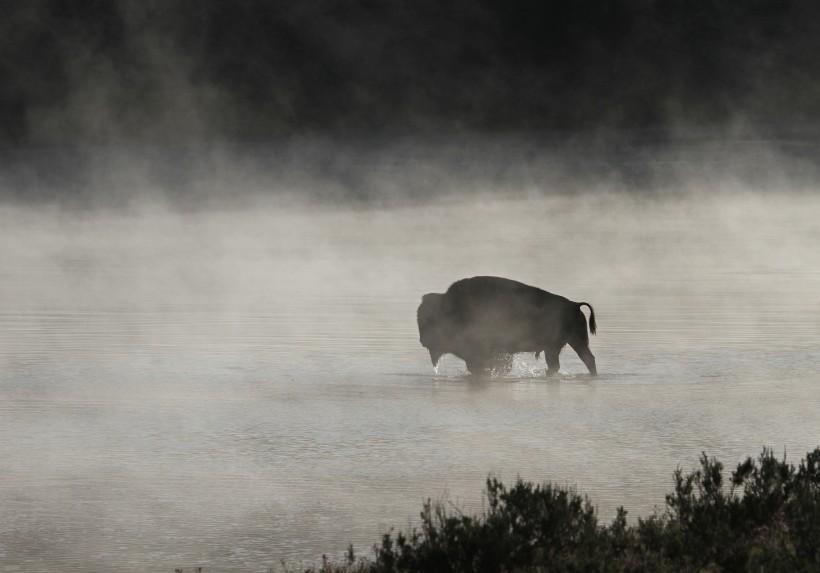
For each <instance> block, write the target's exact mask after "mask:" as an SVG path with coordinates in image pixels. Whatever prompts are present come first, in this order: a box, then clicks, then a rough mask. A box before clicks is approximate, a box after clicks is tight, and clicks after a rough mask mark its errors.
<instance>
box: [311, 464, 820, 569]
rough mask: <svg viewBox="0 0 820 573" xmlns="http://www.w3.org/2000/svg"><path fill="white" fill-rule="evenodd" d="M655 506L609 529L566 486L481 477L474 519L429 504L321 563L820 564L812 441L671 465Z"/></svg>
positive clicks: (819, 492)
mask: <svg viewBox="0 0 820 573" xmlns="http://www.w3.org/2000/svg"><path fill="white" fill-rule="evenodd" d="M674 479H675V488H674V492H672V493H670V494H669V495H667V496H666V508H665V510H664V511H662V512H657V513H656V514H654V515H652V516H650V517H648V518H646V519H639V520H638V522H637V524H636V525H634V526H630V525H628V523H627V520H626V511H625V510H624V509H623V508H619V509H618V513H617V515H616V517H615V519H614V520H613V521H612V523H611V524H610V525H608V526H601V525H599V524H598V521H597V517H596V515H595V511H594V509H593V506H592V505H591V504H590V502H589V500H588V499H587V498H586V497H583V496H580V495H578V494H577V493H576V492H575V491H574V490H572V489H566V488H558V487H555V486H553V485H550V484H545V485H534V484H532V483H529V482H524V481H521V480H518V481H517V482H516V483H515V485H514V486H513V487H511V488H509V489H508V488H507V487H505V486H504V485H503V484H502V483H501V482H500V481H498V480H497V479H488V480H487V491H486V498H487V505H488V507H487V509H486V510H485V511H484V512H483V513H482V514H481V515H478V516H467V515H463V514H461V513H459V512H457V511H456V512H453V511H448V510H447V509H446V508H445V505H444V504H443V503H434V502H431V501H429V500H428V502H427V503H425V504H424V508H423V510H422V512H421V525H420V527H418V528H416V529H413V530H412V531H411V532H409V533H403V532H399V533H396V534H395V535H394V534H393V532H392V531H391V532H390V533H386V534H385V535H384V536H383V538H382V541H381V544H380V545H377V546H376V547H375V548H374V549H375V553H376V555H375V560H374V561H367V560H361V561H359V562H358V563H355V558H354V555H353V553H352V549H351V550H350V551H349V554H348V565H345V566H338V567H334V566H330V565H327V564H325V565H324V566H323V567H322V570H323V571H337V572H341V571H370V572H374V573H375V572H385V573H386V572H415V571H419V572H426V573H458V572H497V571H545V572H546V571H549V572H560V571H619V572H620V571H767V572H770V571H820V448H817V449H815V450H814V451H812V452H809V453H808V455H807V456H806V458H805V459H804V460H801V462H800V464H799V466H798V467H796V468H795V467H794V466H793V465H791V464H789V463H787V462H786V459H785V456H784V458H783V459H782V460H779V459H778V458H776V457H775V456H774V454H773V453H772V450H770V449H764V450H763V452H762V453H761V454H760V456H759V457H758V458H757V460H753V459H752V458H748V459H747V460H746V461H744V462H742V463H741V464H739V465H738V466H737V469H736V470H735V471H734V472H732V474H731V476H730V477H728V478H727V477H726V476H725V475H724V468H723V464H722V463H721V462H719V461H717V460H716V459H714V458H709V457H707V456H706V455H705V454H704V455H703V456H702V457H701V459H700V468H699V469H697V470H695V471H692V472H691V473H688V474H685V473H684V472H683V471H681V470H680V469H678V470H677V471H676V472H675V473H674Z"/></svg>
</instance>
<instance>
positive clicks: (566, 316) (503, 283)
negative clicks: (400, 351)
mask: <svg viewBox="0 0 820 573" xmlns="http://www.w3.org/2000/svg"><path fill="white" fill-rule="evenodd" d="M582 306H587V307H589V330H590V332H592V334H595V330H596V324H595V311H594V310H593V309H592V305H590V304H588V303H586V302H573V301H571V300H568V299H566V298H564V297H562V296H558V295H555V294H552V293H549V292H547V291H544V290H541V289H539V288H536V287H532V286H529V285H525V284H523V283H520V282H517V281H513V280H510V279H504V278H499V277H473V278H469V279H462V280H460V281H457V282H455V283H453V284H452V285H450V288H449V289H447V292H446V293H444V294H438V293H429V294H426V295H424V296H423V297H422V301H421V305H420V306H419V308H418V313H417V319H418V325H419V340H420V341H421V345H422V346H424V347H425V348H427V350H429V351H430V360H431V361H432V362H433V366H435V365H436V364H438V361H439V359H440V358H441V357H442V355H444V354H454V355H455V356H457V357H459V358H461V359H462V360H464V361H465V362H466V363H467V369H468V370H469V371H470V372H471V373H473V374H480V373H484V372H486V371H488V370H495V371H505V370H506V371H508V370H509V367H510V366H511V363H512V362H511V358H510V357H511V356H512V355H513V354H515V353H517V352H534V353H536V357H537V356H538V354H539V353H541V352H543V353H544V357H545V358H546V360H547V375H548V376H551V375H553V374H555V372H557V371H558V369H559V368H560V363H559V361H558V355H559V354H560V352H561V349H562V348H563V347H564V346H565V345H567V344H569V345H570V346H571V347H572V349H573V350H575V352H577V353H578V356H579V357H580V358H581V360H583V362H584V364H586V366H587V368H588V369H589V372H590V374H593V375H595V374H597V373H598V371H597V369H596V367H595V357H594V356H593V355H592V352H590V350H589V336H588V334H587V321H586V317H585V316H584V313H583V312H581V307H582Z"/></svg>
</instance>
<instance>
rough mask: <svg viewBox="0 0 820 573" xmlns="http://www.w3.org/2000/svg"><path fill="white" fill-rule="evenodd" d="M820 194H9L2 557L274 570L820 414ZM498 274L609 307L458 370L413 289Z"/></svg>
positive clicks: (1, 420) (783, 431) (642, 506)
mask: <svg viewBox="0 0 820 573" xmlns="http://www.w3.org/2000/svg"><path fill="white" fill-rule="evenodd" d="M818 208H820V199H816V198H807V197H800V198H790V197H787V196H778V197H777V198H776V199H775V198H772V199H766V198H763V197H755V196H741V197H735V198H727V197H724V198H720V199H714V198H712V199H700V200H697V201H694V200H692V201H690V200H679V199H674V198H669V199H663V200H661V199H657V200H655V201H652V202H643V203H642V202H639V201H637V200H629V199H625V198H623V197H609V196H605V195H601V196H594V197H587V198H585V199H584V200H583V201H578V200H577V199H576V200H572V199H569V198H550V199H538V200H533V201H513V200H510V201H506V202H501V201H495V202H492V201H488V202H483V203H475V204H472V205H466V206H465V205H445V204H443V205H439V206H437V207H435V208H431V207H427V208H404V209H396V210H385V211H381V210H369V211H366V212H359V213H355V212H351V211H344V210H340V211H321V212H309V211H307V210H299V209H296V208H294V209H290V210H287V211H283V210H280V209H274V208H264V207H262V208H259V209H255V210H253V211H247V212H245V211H242V212H222V213H214V212H202V213H187V214H168V213H166V212H163V211H160V210H154V211H152V210H146V211H144V212H140V213H138V214H123V213H105V214H102V213H87V214H76V213H75V214H73V215H70V216H69V215H62V214H60V213H57V212H48V211H34V210H27V209H22V208H21V209H14V208H3V209H2V210H0V218H1V219H2V220H0V222H1V223H2V228H0V239H2V241H3V245H4V249H3V250H2V251H0V279H1V280H0V297H2V298H1V299H0V300H2V303H3V304H2V308H0V365H2V371H1V372H0V438H2V439H0V460H2V480H0V566H1V567H0V568H2V569H3V570H4V571H14V570H25V571H54V570H60V571H102V570H109V569H112V568H115V569H117V570H122V571H145V570H149V569H157V570H170V569H171V568H173V567H181V566H185V567H192V566H195V565H202V566H205V567H206V568H207V570H212V571H228V570H242V571H257V570H262V571H264V570H265V569H266V568H267V567H273V566H275V567H278V566H279V563H280V560H282V559H285V560H287V561H288V562H289V563H291V564H295V563H298V562H299V561H300V560H315V559H316V558H317V557H318V556H320V555H321V554H322V553H327V554H329V555H334V554H341V553H342V552H343V551H344V550H345V548H346V547H347V544H348V542H353V543H354V545H355V546H356V547H357V548H358V550H359V551H360V552H361V553H363V554H365V555H366V554H367V552H368V550H369V547H370V546H371V545H372V544H373V543H374V542H376V541H377V540H378V538H379V536H380V535H381V533H383V532H384V531H386V529H387V528H389V527H391V526H397V527H406V525H407V524H408V522H409V520H412V519H415V517H416V516H417V514H418V511H419V510H420V508H421V503H422V501H423V500H424V499H426V498H427V497H430V496H432V497H440V496H442V495H447V496H448V497H449V498H450V499H452V500H454V502H455V503H456V504H457V505H459V506H462V507H464V508H466V509H468V510H476V509H480V507H481V501H482V500H481V491H482V489H483V483H484V480H485V478H486V477H487V475H488V474H494V475H497V476H500V477H502V478H503V479H507V480H512V479H514V478H515V477H516V476H521V477H523V478H526V479H530V480H539V481H540V480H553V481H555V482H557V483H561V484H564V483H568V484H575V485H577V486H578V488H579V489H580V490H581V491H582V492H585V493H588V494H589V495H590V497H591V499H592V501H593V503H595V504H596V505H597V507H598V511H599V513H600V516H601V517H602V518H603V519H605V520H608V519H610V518H611V517H612V516H613V515H614V511H615V508H616V507H617V506H618V505H620V504H623V505H625V507H626V509H627V510H629V512H630V515H632V516H635V515H646V514H647V513H649V512H651V511H652V509H653V508H654V507H655V506H658V505H662V504H663V501H664V497H663V496H664V494H665V493H666V492H667V491H669V489H670V488H671V475H672V471H673V470H674V469H675V467H677V466H681V467H683V468H685V469H688V468H690V467H692V466H694V465H695V464H696V463H697V457H698V455H699V454H700V452H701V451H705V452H707V453H709V454H710V455H716V456H718V457H719V458H720V459H721V460H722V461H724V462H725V463H726V464H727V465H729V466H731V464H733V463H734V462H735V461H737V460H739V459H741V458H742V457H745V456H747V455H756V454H757V453H759V451H760V449H761V447H762V446H763V445H770V446H773V447H774V448H775V449H776V451H782V450H783V449H785V450H786V451H787V452H788V455H789V456H790V457H791V458H792V459H795V460H796V459H798V458H799V457H800V456H802V455H803V454H805V452H806V451H808V450H810V449H812V448H814V447H815V446H817V445H818V444H819V443H820V414H818V412H820V392H818V391H817V388H816V384H817V375H816V372H817V370H818V366H820V321H818V320H817V311H818V307H817V302H816V300H817V299H816V293H817V292H818V291H819V290H820V288H818V287H820V254H818V250H817V249H816V246H817V245H818V244H820V230H818V229H820V227H818V226H817V225H816V222H815V221H814V217H813V214H816V213H818V212H820V211H818ZM476 274H497V275H503V276H509V277H511V278H515V279H518V280H522V281H524V282H528V283H531V284H535V285H538V286H541V287H543V288H546V289H548V290H551V291H554V292H557V293H559V294H563V295H566V296H568V297H569V298H572V299H575V300H588V301H590V302H592V303H593V304H594V305H595V309H596V314H597V315H598V317H599V335H598V336H597V337H593V338H592V341H591V347H592V350H593V352H594V353H595V355H596V356H597V357H598V365H599V370H600V372H601V375H600V376H598V377H597V378H590V377H589V376H587V375H586V374H585V368H584V366H583V364H582V363H581V362H580V360H578V358H577V357H576V356H575V354H574V353H572V352H571V351H567V352H565V353H564V355H563V356H562V366H563V368H562V371H561V373H560V376H558V377H557V378H555V379H551V380H546V379H544V378H543V374H544V370H545V367H546V365H545V364H544V362H543V357H542V358H541V359H540V360H539V361H536V360H535V359H534V357H533V356H532V355H529V356H528V355H519V356H518V357H517V359H516V364H515V367H514V369H513V371H512V372H511V373H510V375H509V376H508V377H505V378H498V379H474V378H470V377H468V376H466V372H465V368H464V365H463V363H461V362H460V361H459V360H457V359H456V358H454V357H452V356H448V357H445V358H444V359H443V360H442V362H441V364H440V367H439V369H438V371H434V370H433V369H432V367H431V366H430V363H429V358H428V356H427V353H426V351H425V350H424V349H423V348H422V347H421V346H420V345H419V343H418V340H417V331H416V325H415V309H416V306H417V305H418V303H419V301H420V296H421V294H423V293H425V292H431V291H438V292H441V291H443V290H444V289H446V287H447V286H448V285H449V284H450V282H452V281H454V280H456V279H458V278H461V277H465V276H472V275H476Z"/></svg>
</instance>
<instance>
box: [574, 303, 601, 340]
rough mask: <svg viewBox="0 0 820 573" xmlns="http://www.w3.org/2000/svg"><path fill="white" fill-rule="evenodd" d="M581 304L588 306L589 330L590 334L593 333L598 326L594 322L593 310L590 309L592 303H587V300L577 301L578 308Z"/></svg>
mask: <svg viewBox="0 0 820 573" xmlns="http://www.w3.org/2000/svg"><path fill="white" fill-rule="evenodd" d="M582 306H588V307H589V331H590V332H591V333H592V334H595V330H596V329H597V328H598V325H597V324H595V311H594V310H593V309H592V305H591V304H589V303H588V302H579V303H578V309H579V310H580V308H581V307H582Z"/></svg>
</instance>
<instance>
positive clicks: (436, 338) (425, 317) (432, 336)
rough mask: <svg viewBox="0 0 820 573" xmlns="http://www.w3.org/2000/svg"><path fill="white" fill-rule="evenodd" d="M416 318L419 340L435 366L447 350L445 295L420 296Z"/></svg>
mask: <svg viewBox="0 0 820 573" xmlns="http://www.w3.org/2000/svg"><path fill="white" fill-rule="evenodd" d="M416 318H417V320H418V324H419V342H421V345H422V346H424V347H425V348H426V349H427V350H428V351H429V352H430V361H431V362H432V363H433V366H434V367H435V366H436V365H437V364H438V361H439V359H440V358H441V357H442V355H443V354H445V353H446V352H447V349H446V347H447V340H448V333H447V330H448V328H447V327H448V322H449V321H448V320H447V305H446V299H445V295H443V294H437V293H430V294H426V295H424V296H423V297H422V298H421V304H420V305H419V309H418V312H417V313H416Z"/></svg>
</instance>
